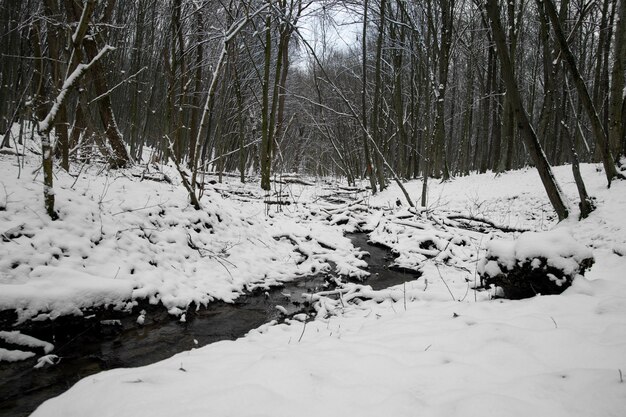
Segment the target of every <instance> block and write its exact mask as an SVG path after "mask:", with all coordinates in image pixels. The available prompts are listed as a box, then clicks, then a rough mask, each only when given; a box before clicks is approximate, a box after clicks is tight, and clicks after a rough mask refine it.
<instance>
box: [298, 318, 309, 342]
mask: <svg viewBox="0 0 626 417" xmlns="http://www.w3.org/2000/svg"><path fill="white" fill-rule="evenodd" d="M306 323H307V321H306V320H304V326H302V333H300V338H299V339H298V343H300V341H301V340H302V336H304V331H305V330H306Z"/></svg>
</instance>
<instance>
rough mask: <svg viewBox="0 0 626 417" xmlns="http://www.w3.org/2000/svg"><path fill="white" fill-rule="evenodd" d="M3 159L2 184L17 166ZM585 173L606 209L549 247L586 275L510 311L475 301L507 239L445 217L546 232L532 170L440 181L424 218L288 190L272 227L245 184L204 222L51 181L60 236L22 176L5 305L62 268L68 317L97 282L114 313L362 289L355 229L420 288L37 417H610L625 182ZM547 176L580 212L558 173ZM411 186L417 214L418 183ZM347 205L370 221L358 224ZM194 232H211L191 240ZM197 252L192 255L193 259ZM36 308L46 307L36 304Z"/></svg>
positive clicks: (79, 388)
mask: <svg viewBox="0 0 626 417" xmlns="http://www.w3.org/2000/svg"><path fill="white" fill-rule="evenodd" d="M1 161H2V164H3V165H2V169H3V172H10V174H11V175H13V176H11V175H9V176H8V177H10V178H14V177H15V174H16V172H15V169H14V168H10V169H13V171H10V170H9V168H8V167H10V166H11V161H12V160H11V161H9V160H8V159H6V158H4V159H1ZM582 169H583V172H582V174H583V177H584V178H585V180H586V181H587V188H588V190H589V191H590V193H591V194H592V195H594V196H595V197H596V198H597V202H598V209H597V210H596V211H595V212H594V213H592V214H591V216H590V217H589V218H588V219H585V220H583V221H580V222H579V221H577V220H576V219H575V218H571V219H569V220H566V221H564V222H561V224H559V225H558V228H557V230H560V231H562V233H567V234H569V235H571V236H572V237H573V239H574V240H575V241H576V242H578V243H579V244H580V245H583V246H584V247H586V248H589V250H591V251H592V253H593V256H594V258H595V260H596V262H595V264H594V266H593V267H592V268H591V269H590V270H589V271H588V272H587V274H586V276H585V277H584V278H581V277H578V278H576V279H575V281H574V283H573V285H572V286H571V287H570V288H568V289H567V290H566V291H565V292H564V293H563V294H562V295H558V296H537V297H534V298H531V299H526V300H518V301H508V300H493V299H492V298H491V294H489V293H488V292H486V291H485V292H474V291H473V290H472V289H471V287H472V286H473V284H474V282H475V279H476V264H477V261H478V258H480V257H482V256H484V254H485V250H486V249H485V244H486V243H487V242H488V241H489V240H490V239H492V238H494V237H498V238H506V237H507V236H509V235H508V234H505V233H501V232H498V231H493V232H490V233H487V234H485V233H478V232H470V231H464V230H463V229H461V228H459V227H458V226H459V224H458V223H456V222H454V221H451V220H449V219H447V216H448V215H449V214H453V213H461V214H465V215H471V216H475V217H482V218H486V219H490V220H492V221H494V222H496V223H498V224H501V225H505V226H509V227H516V228H527V229H532V230H534V231H545V230H549V229H553V228H554V227H555V224H556V219H555V218H554V215H553V213H552V211H551V210H550V208H549V203H548V200H547V198H546V196H545V192H544V191H543V189H542V187H541V185H540V181H539V177H538V175H537V174H536V172H535V171H534V170H521V171H515V172H510V173H505V174H500V175H498V176H497V177H494V175H493V174H483V175H472V176H469V177H464V178H457V179H454V180H452V181H450V182H447V183H443V184H437V183H435V182H434V181H433V182H431V185H432V186H431V189H430V196H431V201H432V203H429V205H428V208H427V210H425V211H421V212H420V216H414V215H412V214H411V213H410V212H409V211H408V210H406V209H405V207H406V204H404V205H403V207H400V208H396V207H395V202H396V200H397V199H398V198H400V199H402V194H401V192H400V190H399V189H398V188H397V187H396V186H395V185H392V186H390V187H389V188H388V189H387V190H385V191H383V192H382V193H380V194H378V195H376V196H374V197H369V196H367V195H365V194H362V195H357V196H356V197H358V198H356V199H354V201H353V203H350V204H352V206H350V204H348V205H337V204H335V205H333V204H330V203H327V202H324V201H323V200H320V201H316V200H318V197H320V196H321V195H323V194H324V193H330V192H331V191H329V190H326V188H325V187H326V186H325V185H324V184H323V183H320V182H318V183H316V185H315V186H312V187H307V186H302V187H295V186H294V187H292V188H291V192H290V198H292V199H294V200H295V201H297V202H298V204H297V205H292V206H290V207H285V210H286V211H285V212H284V213H276V212H274V210H272V213H271V214H270V215H266V214H264V211H263V206H262V205H261V204H258V203H255V202H254V201H252V202H251V201H250V200H254V198H252V197H250V198H248V197H245V196H244V195H243V194H242V193H238V194H235V193H234V192H233V190H237V191H246V192H251V193H256V194H257V195H258V194H259V193H258V191H254V190H255V187H256V188H258V186H257V185H256V184H253V185H249V186H238V185H236V184H237V183H236V182H235V181H234V180H231V181H232V183H231V184H224V185H220V184H216V185H215V186H214V187H213V188H212V189H211V190H208V191H207V195H206V197H205V198H204V199H203V205H204V207H205V210H204V211H202V212H196V211H194V210H192V209H190V208H189V207H188V205H187V204H186V201H185V194H184V191H182V190H181V189H180V187H174V186H169V185H166V184H161V183H153V182H150V181H143V182H139V181H138V180H137V179H134V178H132V179H131V178H129V177H130V175H132V172H131V171H127V172H125V173H122V172H118V173H111V174H110V175H109V176H108V177H106V178H96V177H95V176H93V175H85V176H83V177H81V178H79V180H78V181H77V183H76V185H75V187H74V190H72V189H71V187H70V186H71V184H72V182H73V180H74V179H73V178H68V177H67V176H66V175H65V174H63V173H58V174H57V175H58V177H59V181H58V183H59V186H58V187H57V194H56V195H57V198H58V201H59V210H60V214H61V220H60V221H57V222H50V221H48V220H47V219H46V217H45V214H44V212H43V209H42V208H41V207H42V206H43V204H41V203H42V202H41V196H40V194H41V184H40V183H39V182H37V181H40V179H38V180H37V181H35V182H33V181H32V178H26V175H24V174H23V175H24V177H23V179H21V180H17V181H12V182H11V183H6V184H5V186H6V187H7V190H8V195H9V197H8V198H7V200H8V203H7V210H6V211H1V212H0V225H2V227H1V228H0V230H2V231H5V230H8V229H11V228H14V227H16V226H19V225H21V224H24V225H25V226H24V227H25V230H24V231H25V232H26V233H28V234H31V235H32V236H31V237H27V236H22V237H18V238H12V239H9V242H2V245H0V272H1V273H2V276H1V277H0V283H1V284H0V294H4V291H5V290H6V289H7V288H9V287H11V286H22V288H32V289H33V291H37V289H38V288H39V287H38V285H41V280H42V279H44V277H45V276H46V275H47V274H50V276H51V277H53V279H58V278H59V277H61V276H63V275H64V272H63V269H60V270H59V271H61V272H58V273H55V272H53V271H54V270H55V269H57V268H66V269H70V270H72V269H73V270H76V271H81V275H80V277H79V276H73V275H71V274H68V275H67V277H66V279H67V280H68V281H63V282H62V283H63V284H64V285H63V288H60V289H59V294H57V295H56V296H55V297H57V299H58V300H62V299H64V298H63V297H67V298H65V300H70V301H69V302H70V303H74V307H80V306H79V305H78V304H76V303H77V301H76V300H74V301H72V300H73V299H72V298H71V297H73V295H72V294H75V293H71V294H70V291H79V290H77V289H76V288H78V287H77V286H75V285H74V284H73V283H71V280H73V281H86V283H87V284H85V285H91V283H92V281H90V280H91V279H94V281H93V285H94V287H93V288H92V289H93V291H94V292H93V293H89V294H92V295H89V296H88V297H87V298H90V299H91V300H90V301H89V302H85V303H84V304H89V303H94V302H98V300H101V299H105V298H101V297H104V294H103V293H102V292H99V291H98V284H99V283H100V281H101V280H107V281H106V282H109V283H111V285H114V283H117V282H122V283H124V284H125V285H130V287H121V286H120V287H115V288H113V287H111V292H110V294H112V295H110V298H108V299H106V300H107V301H106V302H108V303H111V304H115V302H118V301H119V300H123V299H124V297H122V296H121V292H122V291H123V290H124V291H130V293H131V294H132V296H134V297H138V296H148V297H151V298H153V299H154V300H155V301H159V300H160V301H161V302H163V303H164V304H165V306H166V307H167V308H168V309H170V308H179V309H181V310H180V311H181V312H182V311H183V310H184V308H185V306H186V303H189V302H191V301H200V302H208V301H210V300H211V299H215V298H221V299H225V300H230V299H233V298H234V297H236V296H237V295H238V294H239V292H240V291H241V289H242V288H243V287H245V286H246V285H249V284H252V283H257V284H260V283H261V282H263V283H268V282H278V281H280V280H285V279H292V278H294V277H296V276H298V275H304V274H307V273H310V271H311V270H319V269H324V268H326V269H327V268H328V267H329V266H328V262H327V261H328V260H333V261H334V262H337V268H339V269H344V270H345V271H347V272H350V273H353V274H354V275H359V274H360V272H359V269H358V267H359V266H363V260H361V259H360V258H361V256H362V255H363V254H362V253H361V251H359V250H357V249H355V248H354V247H352V245H351V244H350V242H349V240H348V239H347V238H344V237H343V236H342V232H343V231H349V230H354V228H355V227H356V225H357V224H359V223H362V224H365V227H368V228H369V229H370V230H372V234H371V238H372V240H374V241H377V242H379V243H384V244H385V245H387V246H389V247H391V248H392V250H393V251H394V252H396V253H397V254H398V255H399V258H397V259H396V261H395V262H396V263H398V264H399V265H400V266H413V267H417V268H419V269H420V270H421V272H422V276H421V277H420V278H419V279H416V280H414V281H410V282H408V283H406V285H399V286H396V287H392V288H389V289H385V290H381V291H374V290H372V289H371V287H369V286H367V285H361V284H347V285H345V286H343V287H341V288H339V289H337V290H336V291H329V292H328V293H325V294H324V293H323V294H317V295H311V296H310V297H311V300H312V301H314V302H315V303H316V308H317V311H318V315H317V317H316V318H315V319H314V320H312V321H309V322H306V323H304V322H302V321H299V320H293V321H288V322H287V323H285V324H279V325H278V324H268V325H264V326H262V327H261V328H259V329H256V330H253V331H251V332H250V333H249V334H248V335H247V336H246V337H243V338H240V339H238V340H236V341H222V342H218V343H214V344H211V345H208V346H205V347H201V348H198V349H194V350H191V351H187V352H183V353H180V354H178V355H175V356H174V357H172V358H170V359H166V360H164V361H161V362H158V363H155V364H152V365H149V366H144V367H140V368H133V369H116V370H111V371H106V372H102V373H99V374H96V375H93V376H90V377H87V378H85V379H83V380H81V381H80V382H78V383H77V384H76V385H75V386H74V387H72V388H71V389H70V390H69V391H67V392H66V393H64V394H63V395H61V396H59V397H56V398H53V399H51V400H49V401H47V402H45V403H44V404H43V405H42V406H40V407H39V408H38V409H37V410H36V411H35V412H34V413H33V416H35V417H42V416H43V417H51V416H63V417H72V416H81V417H82V416H86V415H88V416H94V417H105V416H115V417H125V416H133V417H141V416H151V417H159V416H164V417H165V416H172V415H185V416H191V417H195V416H207V415H218V416H222V415H224V416H290V417H291V416H294V415H297V416H319V415H324V416H352V415H354V416H356V415H358V416H376V417H379V416H381V415H393V416H416V415H419V416H427V417H428V416H442V417H443V416H445V417H449V416H463V417H469V416H480V417H485V416H528V415H540V416H551V417H560V416H563V417H566V416H567V417H570V416H581V417H582V416H584V417H587V416H590V415H593V416H622V415H623V414H624V410H625V409H626V383H624V382H623V381H621V380H620V370H621V372H622V373H626V276H625V275H626V272H625V271H626V218H625V217H624V215H623V212H624V208H625V207H626V183H624V182H621V181H616V182H615V183H614V184H613V185H612V187H611V189H607V188H606V184H605V181H604V176H603V174H602V172H600V171H599V170H598V168H597V166H596V165H583V166H582ZM555 173H556V176H557V178H558V179H559V180H560V181H561V185H562V186H563V188H564V190H565V192H566V193H567V195H568V196H570V198H572V201H574V197H575V196H576V191H575V184H574V182H573V179H572V176H571V171H570V167H557V168H556V169H555ZM172 177H173V175H172ZM5 178H7V177H5ZM407 189H408V191H409V193H410V194H411V195H412V196H414V199H415V200H417V198H415V197H417V196H419V195H420V191H421V182H419V181H412V182H410V183H408V184H407ZM0 190H1V187H0ZM24 190H25V191H24ZM1 194H2V191H0V195H1ZM70 200H71V201H70ZM304 203H306V205H305V204H304ZM356 206H364V208H365V209H366V210H365V211H359V212H358V213H357V212H354V211H353V210H351V209H350V208H351V207H352V208H354V207H356ZM161 211H163V212H162V213H161V214H159V213H160V212H161ZM100 213H102V215H100ZM149 213H151V214H152V215H151V216H149V215H148V214H149ZM218 216H219V217H220V218H221V221H218V220H217V217H218ZM572 217H575V215H574V216H572ZM337 219H341V220H342V221H341V223H342V224H343V225H341V226H339V225H337ZM198 220H199V223H198ZM346 221H347V223H346ZM204 223H209V224H210V225H211V228H212V230H213V231H214V234H209V231H208V230H207V229H204V228H202V229H201V231H200V232H195V231H194V230H193V227H194V225H198V224H204ZM174 224H176V225H174ZM333 224H335V225H334V226H333ZM181 225H183V226H182V227H181ZM86 226H89V228H86ZM559 233H561V232H559ZM189 236H191V239H192V241H193V242H195V246H196V247H198V248H201V250H200V251H198V250H196V249H191V248H190V247H189V246H188V245H187V243H188V237H189ZM275 238H276V239H275ZM148 239H151V240H152V243H151V244H150V245H148V244H145V243H144V242H145V241H147V240H148ZM94 242H99V243H98V244H97V245H96V244H95V243H94ZM31 243H32V245H31ZM320 243H321V244H320ZM154 247H157V248H159V249H158V252H155V249H153V248H154ZM329 248H331V249H329ZM332 248H335V249H336V250H333V249H332ZM584 250H587V249H584ZM203 251H206V252H203ZM199 252H203V254H204V255H208V256H201V254H200V253H199ZM54 254H57V255H58V259H57V258H55V257H54V256H52V255H54ZM67 254H69V256H64V255H67ZM217 255H220V256H217ZM84 256H87V258H85V259H83V257H84ZM186 256H188V257H189V258H188V259H186V258H185V257H186ZM305 256H306V259H305ZM150 260H154V261H157V262H158V266H152V265H151V264H149V263H148V261H150ZM16 263H17V264H18V265H17V266H15V264H16ZM222 263H223V264H222ZM46 264H47V265H46ZM13 266H15V267H13ZM46 267H47V268H48V269H45V268H46ZM31 268H32V269H31ZM41 268H44V269H43V270H42V269H41ZM132 268H134V271H133V272H134V273H131V269H132ZM229 272H230V273H229ZM207 277H208V278H209V279H207ZM59 282H61V281H59ZM366 283H367V282H365V284H366ZM76 285H78V284H77V283H76ZM31 286H32V287H31ZM83 290H84V291H86V290H85V289H83ZM83 290H80V291H83ZM64 291H67V293H66V294H63V292H64ZM118 291H119V293H118ZM24 294H29V293H28V292H25V293H24ZM30 295H31V298H33V299H35V301H33V303H34V305H36V306H37V305H40V304H38V303H40V302H41V300H37V299H38V297H40V294H39V293H35V292H33V293H32V294H30ZM41 296H43V295H41ZM294 296H295V295H294ZM18 301H19V300H16V299H11V298H5V299H3V301H2V308H7V306H11V305H14V306H20V308H21V309H22V314H23V317H33V316H35V314H52V313H53V312H54V311H56V310H58V309H60V308H61V307H56V308H55V307H51V308H47V309H43V308H42V307H37V308H34V307H33V308H30V307H29V303H28V302H27V301H23V300H21V301H19V302H18ZM20 303H21V304H20ZM41 303H42V304H41V305H43V302H41ZM51 305H52V304H51ZM35 311H37V313H35ZM35 317H36V316H35ZM299 318H300V319H301V317H299Z"/></svg>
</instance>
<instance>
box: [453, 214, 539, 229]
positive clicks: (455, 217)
mask: <svg viewBox="0 0 626 417" xmlns="http://www.w3.org/2000/svg"><path fill="white" fill-rule="evenodd" d="M447 218H448V219H450V220H467V221H470V222H477V223H483V224H486V225H487V226H489V227H492V228H494V229H498V230H501V231H503V232H520V233H523V232H530V231H532V230H531V229H526V228H521V227H509V226H504V225H499V224H496V223H494V222H492V221H491V220H489V219H484V218H481V217H474V216H467V215H465V214H452V215H450V216H447Z"/></svg>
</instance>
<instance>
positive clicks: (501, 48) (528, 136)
mask: <svg viewBox="0 0 626 417" xmlns="http://www.w3.org/2000/svg"><path fill="white" fill-rule="evenodd" d="M486 10H487V15H488V16H489V23H490V26H491V32H492V34H493V38H494V41H495V43H496V47H497V52H498V56H499V57H500V64H501V66H502V75H503V77H504V82H505V85H506V89H507V93H508V92H510V99H511V106H512V108H513V112H514V113H515V120H516V122H517V128H518V130H519V132H520V134H521V136H522V138H523V139H524V142H525V144H526V147H527V148H528V151H529V152H530V155H531V157H532V159H533V162H534V163H535V166H536V167H537V170H538V171H539V176H540V178H541V181H542V183H543V186H544V188H545V189H546V192H547V194H548V198H549V199H550V202H551V203H552V207H554V210H555V211H556V214H557V216H558V218H559V220H563V219H565V218H566V217H567V216H568V214H569V208H568V207H567V203H566V201H567V200H566V199H565V197H564V195H563V192H562V191H561V188H560V186H559V185H558V183H557V182H556V179H555V178H554V175H553V174H552V169H551V168H550V165H549V164H548V161H547V160H546V157H545V154H544V153H543V150H542V149H541V145H540V144H539V140H538V139H537V135H536V134H535V131H534V129H533V127H532V125H531V124H530V120H529V118H528V114H527V113H526V110H525V109H524V106H523V103H522V99H521V96H520V93H519V89H518V86H517V81H516V80H515V77H514V76H513V70H512V68H511V61H510V58H509V53H508V48H507V44H506V38H505V35H504V31H503V29H502V25H501V23H500V10H499V6H498V1H497V0H487V2H486Z"/></svg>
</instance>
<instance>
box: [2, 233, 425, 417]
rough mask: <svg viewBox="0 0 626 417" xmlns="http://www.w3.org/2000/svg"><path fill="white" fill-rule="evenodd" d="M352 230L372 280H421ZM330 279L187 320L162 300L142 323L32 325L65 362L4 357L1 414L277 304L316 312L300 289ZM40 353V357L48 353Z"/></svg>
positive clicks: (197, 342) (241, 323) (22, 411)
mask: <svg viewBox="0 0 626 417" xmlns="http://www.w3.org/2000/svg"><path fill="white" fill-rule="evenodd" d="M349 237H350V239H351V240H352V242H353V244H354V245H355V246H358V247H360V248H361V249H363V250H366V251H368V252H369V253H370V257H369V258H368V259H367V262H368V265H369V268H368V271H369V272H370V273H371V276H370V277H369V278H368V279H367V280H366V281H365V283H366V284H368V285H371V286H372V287H373V288H374V289H382V288H386V287H389V286H392V285H397V284H401V283H403V282H406V281H409V280H411V279H415V277H416V273H410V272H404V271H396V270H391V269H389V268H388V265H389V264H390V263H391V260H392V259H393V257H392V256H391V254H390V252H389V250H387V249H385V248H380V247H377V246H373V245H370V244H368V243H367V235H366V234H364V233H358V234H351V235H350V236H349ZM327 278H328V276H327V275H326V274H318V275H315V276H311V277H306V278H299V279H298V280H296V281H294V282H288V283H286V284H285V285H284V286H283V287H280V288H272V289H269V290H268V291H259V290H257V291H254V292H252V293H248V294H245V295H243V296H241V297H239V298H238V299H237V300H236V302H235V303H233V304H228V303H224V302H214V303H210V304H209V305H208V306H207V308H201V309H200V310H198V311H197V312H189V313H187V317H186V322H184V323H181V322H179V321H178V320H175V319H173V318H172V316H170V315H169V314H168V313H167V312H166V311H165V308H163V307H162V306H148V305H145V306H140V307H138V308H137V309H136V311H139V310H141V309H145V310H146V311H147V314H146V318H145V323H144V325H143V326H139V325H138V324H137V323H136V320H137V316H138V313H134V314H132V315H126V316H120V317H117V320H119V321H118V322H115V324H103V323H102V322H101V319H102V317H99V316H98V317H94V318H93V319H92V320H85V319H84V318H78V319H72V320H73V321H70V322H65V323H61V321H58V324H55V325H54V327H50V326H47V327H33V328H31V329H25V330H24V331H23V333H25V334H29V335H31V336H34V337H37V338H40V339H42V340H47V341H51V342H53V343H54V345H55V349H54V351H53V352H52V353H53V354H56V355H58V356H59V357H60V358H61V361H60V362H59V363H58V364H57V365H54V366H47V367H45V368H42V369H34V368H33V365H35V363H36V361H35V358H32V359H29V360H24V361H21V362H14V363H7V362H0V417H5V416H6V417H22V416H27V415H29V414H30V413H31V412H32V411H34V409H35V408H37V407H38V406H39V405H40V404H41V403H42V402H44V401H45V400H47V399H48V398H52V397H54V396H57V395H59V394H61V393H62V392H64V391H66V390H67V389H69V388H70V387H71V386H72V385H73V384H74V383H76V382H77V381H78V380H80V379H81V378H84V377H86V376H88V375H91V374H94V373H96V372H100V371H103V370H107V369H113V368H122V367H137V366H143V365H148V364H150V363H154V362H158V361H160V360H162V359H166V358H168V357H170V356H172V355H174V354H176V353H179V352H182V351H185V350H189V349H192V348H194V347H200V346H204V345H207V344H209V343H213V342H217V341H219V340H234V339H237V338H239V337H241V336H243V335H245V334H246V333H247V332H248V331H250V330H251V329H254V328H257V327H259V326H260V325H262V324H264V323H267V322H269V321H271V320H280V319H281V318H282V317H284V316H282V314H281V313H280V312H279V311H278V309H277V308H276V306H277V305H280V306H283V307H284V308H285V309H286V310H287V313H288V315H291V314H294V313H298V312H307V313H310V312H311V311H309V310H310V306H308V305H307V304H306V303H304V304H303V303H302V301H303V299H302V297H300V295H301V294H302V293H304V292H316V291H322V290H323V289H324V286H325V285H327V284H326V280H327ZM4 347H5V348H8V349H11V348H13V349H20V347H18V346H4ZM21 349H22V350H24V348H21ZM37 353H38V355H37V356H36V357H39V356H41V355H42V354H43V353H42V352H37Z"/></svg>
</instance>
